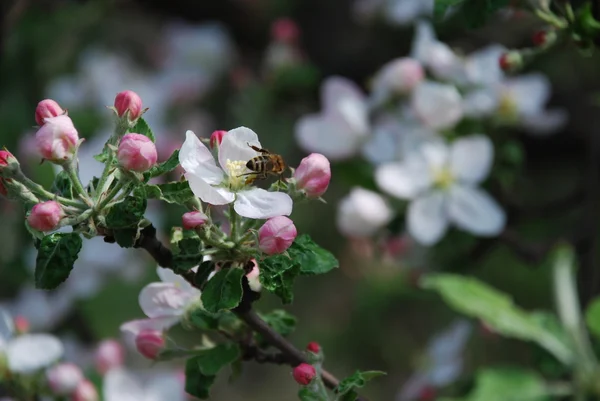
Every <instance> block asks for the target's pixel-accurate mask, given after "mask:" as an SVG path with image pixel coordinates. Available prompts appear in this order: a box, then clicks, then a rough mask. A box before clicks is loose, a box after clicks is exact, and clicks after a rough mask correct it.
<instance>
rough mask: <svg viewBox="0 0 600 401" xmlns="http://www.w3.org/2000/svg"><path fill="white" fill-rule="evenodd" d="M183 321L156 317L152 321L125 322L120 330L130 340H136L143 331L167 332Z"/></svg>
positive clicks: (175, 318) (175, 317) (177, 318)
mask: <svg viewBox="0 0 600 401" xmlns="http://www.w3.org/2000/svg"><path fill="white" fill-rule="evenodd" d="M179 320H181V317H180V316H163V317H154V318H152V319H138V320H131V321H129V322H125V323H123V324H122V325H121V327H120V330H121V331H122V332H123V333H125V334H127V335H129V337H130V338H134V337H135V336H136V335H137V334H138V333H139V332H141V331H142V330H158V331H164V330H167V329H169V328H171V327H173V326H174V325H176V324H177V323H179Z"/></svg>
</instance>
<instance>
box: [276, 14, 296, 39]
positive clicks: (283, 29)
mask: <svg viewBox="0 0 600 401" xmlns="http://www.w3.org/2000/svg"><path fill="white" fill-rule="evenodd" d="M271 36H272V38H273V40H275V41H277V42H283V43H294V42H296V41H297V40H298V38H299V37H300V29H299V28H298V25H297V24H296V23H295V22H294V21H293V20H291V19H290V18H280V19H278V20H276V21H275V22H273V25H271Z"/></svg>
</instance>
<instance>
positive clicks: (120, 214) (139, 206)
mask: <svg viewBox="0 0 600 401" xmlns="http://www.w3.org/2000/svg"><path fill="white" fill-rule="evenodd" d="M147 205H148V201H147V200H146V198H144V197H141V196H127V197H126V198H125V199H123V201H122V202H119V203H117V204H116V205H114V206H113V207H111V208H110V210H109V211H108V214H107V215H106V225H107V226H108V227H109V228H132V227H137V225H138V223H139V221H140V220H141V219H142V218H144V212H145V211H146V206H147Z"/></svg>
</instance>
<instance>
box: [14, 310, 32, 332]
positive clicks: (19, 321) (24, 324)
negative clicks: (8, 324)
mask: <svg viewBox="0 0 600 401" xmlns="http://www.w3.org/2000/svg"><path fill="white" fill-rule="evenodd" d="M15 331H16V332H17V333H19V334H25V333H27V332H28V331H29V320H27V318H26V317H25V316H21V315H19V316H16V317H15Z"/></svg>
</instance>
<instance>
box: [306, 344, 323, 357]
mask: <svg viewBox="0 0 600 401" xmlns="http://www.w3.org/2000/svg"><path fill="white" fill-rule="evenodd" d="M306 350H307V351H310V352H312V353H313V354H318V353H319V352H321V346H320V345H319V343H317V342H314V341H311V342H309V343H308V345H307V346H306Z"/></svg>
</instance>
